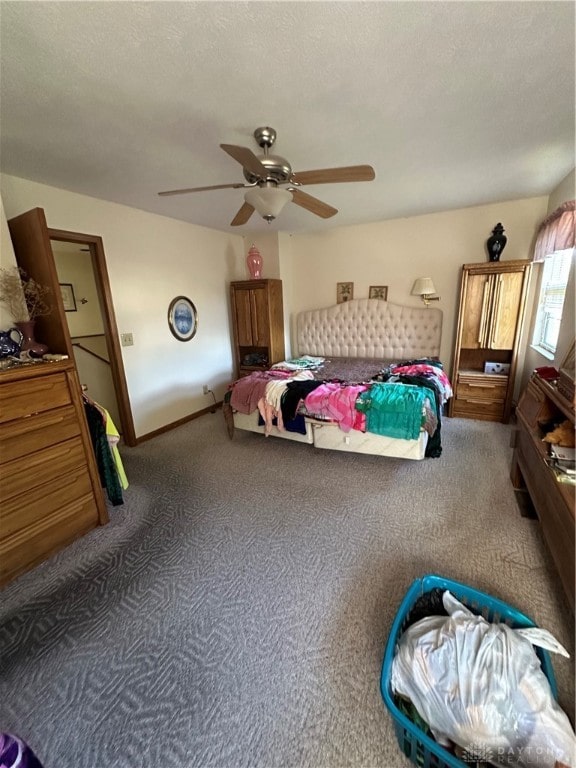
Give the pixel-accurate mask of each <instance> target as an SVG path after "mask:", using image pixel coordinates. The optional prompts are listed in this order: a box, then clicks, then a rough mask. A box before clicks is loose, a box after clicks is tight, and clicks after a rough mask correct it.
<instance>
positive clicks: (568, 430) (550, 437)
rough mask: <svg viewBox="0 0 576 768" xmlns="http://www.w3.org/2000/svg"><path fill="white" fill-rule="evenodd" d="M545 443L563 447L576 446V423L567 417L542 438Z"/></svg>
mask: <svg viewBox="0 0 576 768" xmlns="http://www.w3.org/2000/svg"><path fill="white" fill-rule="evenodd" d="M542 440H543V442H545V443H553V444H554V445H559V446H561V447H562V448H574V447H575V445H576V441H575V439H574V425H573V424H572V422H571V421H569V420H568V419H566V421H563V422H562V423H561V424H558V426H557V427H556V428H555V429H553V430H552V431H551V432H548V434H546V435H544V437H543V438H542Z"/></svg>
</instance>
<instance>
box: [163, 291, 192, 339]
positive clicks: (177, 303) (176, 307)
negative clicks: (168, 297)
mask: <svg viewBox="0 0 576 768" xmlns="http://www.w3.org/2000/svg"><path fill="white" fill-rule="evenodd" d="M168 326H169V328H170V330H171V331H172V335H173V336H175V337H176V338H177V339H178V341H190V339H191V338H193V337H194V336H195V335H196V331H197V330H198V314H197V312H196V307H195V306H194V304H193V303H192V302H191V301H190V299H188V298H187V297H186V296H176V298H175V299H172V301H171V302H170V306H169V307H168Z"/></svg>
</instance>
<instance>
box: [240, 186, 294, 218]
mask: <svg viewBox="0 0 576 768" xmlns="http://www.w3.org/2000/svg"><path fill="white" fill-rule="evenodd" d="M244 200H245V201H246V202H247V203H248V205H251V206H252V207H253V208H255V209H256V210H257V211H258V213H259V214H260V216H262V218H263V219H266V221H272V219H275V218H276V216H278V214H279V213H280V211H281V210H282V208H284V206H285V205H286V203H288V202H290V200H292V193H291V192H288V190H287V189H279V188H278V187H255V188H254V189H249V190H248V192H246V194H245V195H244Z"/></svg>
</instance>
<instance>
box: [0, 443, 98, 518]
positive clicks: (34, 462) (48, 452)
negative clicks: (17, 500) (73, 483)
mask: <svg viewBox="0 0 576 768" xmlns="http://www.w3.org/2000/svg"><path fill="white" fill-rule="evenodd" d="M78 467H86V455H85V453H84V446H83V444H82V439H81V438H80V437H73V438H72V439H71V440H66V442H64V443H59V444H58V445H52V446H50V447H49V448H44V449H43V450H41V451H36V452H35V453H32V454H30V455H29V456H26V457H24V458H21V459H14V460H13V461H8V462H6V463H5V464H0V503H1V504H4V503H5V502H6V500H7V499H11V498H12V497H13V496H17V495H18V494H21V493H22V494H27V493H28V491H29V490H30V489H31V488H37V487H39V486H41V485H43V484H44V483H48V482H49V481H51V480H55V479H57V478H61V480H62V484H64V483H65V482H66V478H67V476H68V474H69V473H70V472H72V471H73V470H75V469H77V468H78Z"/></svg>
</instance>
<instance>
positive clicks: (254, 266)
mask: <svg viewBox="0 0 576 768" xmlns="http://www.w3.org/2000/svg"><path fill="white" fill-rule="evenodd" d="M246 264H247V265H248V271H249V272H250V277H251V278H252V280H259V279H260V278H261V277H262V256H261V255H260V251H259V250H258V248H256V246H255V245H252V246H251V248H250V250H249V251H248V256H247V257H246Z"/></svg>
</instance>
